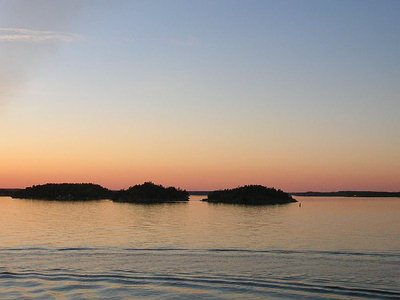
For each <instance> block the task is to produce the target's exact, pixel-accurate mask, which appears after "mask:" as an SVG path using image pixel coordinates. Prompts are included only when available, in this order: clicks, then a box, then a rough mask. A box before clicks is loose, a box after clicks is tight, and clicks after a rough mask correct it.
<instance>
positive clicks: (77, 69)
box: [0, 0, 400, 192]
mask: <svg viewBox="0 0 400 300" xmlns="http://www.w3.org/2000/svg"><path fill="white" fill-rule="evenodd" d="M144 181H153V182H155V183H158V184H163V185H167V186H171V185H173V186H177V187H181V188H184V189H188V190H212V189H220V188H232V187H236V186H240V185H245V184H262V185H266V186H269V187H276V188H281V189H283V190H285V191H289V192H295V191H310V190H314V191H315V190H318V191H336V190H349V189H352V190H382V191H399V190H400V2H399V1H382V0H376V1H368V0H363V1H340V0H339V1H336V0H335V1H312V0H310V1H286V0H284V1H254V0H249V1H234V0H231V1H224V0H221V1H203V0H201V1H200V0H199V1H189V0H188V1H183V0H182V1H147V0H146V1H119V0H116V1H101V0H99V1H94V0H93V1H90V0H88V1H75V0H71V1H57V0H55V1H53V0H35V1H31V0H25V1H21V0H0V186H1V187H9V188H11V187H25V186H30V185H33V184H42V183H46V182H94V183H98V184H101V185H103V186H105V187H108V188H112V189H121V188H127V187H129V186H132V185H135V184H138V183H142V182H144Z"/></svg>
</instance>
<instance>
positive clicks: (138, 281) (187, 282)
mask: <svg viewBox="0 0 400 300" xmlns="http://www.w3.org/2000/svg"><path fill="white" fill-rule="evenodd" d="M7 281H8V283H10V281H11V282H13V281H14V282H17V281H19V284H18V289H19V290H20V291H22V292H23V293H25V294H35V293H37V292H38V291H42V290H43V289H44V288H45V289H47V290H48V291H53V292H65V293H67V295H69V296H70V295H74V294H75V295H77V294H79V293H81V292H88V291H89V290H92V291H94V292H95V293H99V294H98V296H99V295H106V294H108V293H109V292H111V291H113V292H115V291H114V289H115V287H116V286H118V288H119V293H120V296H128V295H131V293H132V292H133V293H135V290H136V292H140V289H144V290H145V291H146V293H149V292H150V296H151V295H153V296H160V292H162V290H164V291H166V292H167V293H169V292H171V289H172V288H173V289H172V290H173V291H174V293H176V294H177V295H182V296H183V295H189V294H198V295H199V294H201V293H207V294H210V295H215V296H221V295H223V296H224V297H225V296H226V297H227V298H229V295H235V294H236V295H241V296H243V297H246V296H249V297H251V296H257V295H258V296H260V295H263V296H271V297H272V296H279V297H284V298H286V297H290V296H296V298H302V297H305V298H308V297H313V298H331V297H338V296H342V297H361V298H373V299H374V298H375V299H376V298H380V299H398V298H399V297H400V293H399V292H397V291H390V290H383V289H377V288H356V287H345V286H340V285H334V284H315V283H305V282H299V281H288V280H274V279H268V278H263V279H261V278H249V277H244V276H229V275H224V276H221V275H214V276H212V275H207V274H201V275H199V274H173V275H165V274H140V273H136V272H127V271H122V270H121V271H113V272H110V273H105V274H88V273H87V274H82V273H75V272H74V271H71V270H61V269H57V270H48V271H46V272H35V271H24V272H7V271H4V272H0V282H1V283H4V282H7ZM24 283H27V284H26V285H24ZM28 283H29V284H28ZM121 293H122V294H121ZM1 295H2V289H1V288H0V296H1ZM161 295H162V294H161ZM224 297H222V298H224ZM216 298H218V297H216Z"/></svg>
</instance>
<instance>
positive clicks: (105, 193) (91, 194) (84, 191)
mask: <svg viewBox="0 0 400 300" xmlns="http://www.w3.org/2000/svg"><path fill="white" fill-rule="evenodd" d="M111 195H112V192H111V191H110V190H108V189H106V188H104V187H102V186H101V185H98V184H93V183H47V184H42V185H34V186H31V187H27V188H25V189H22V190H18V191H16V192H15V193H13V194H12V195H11V196H12V197H13V198H25V199H38V200H63V201H77V200H99V199H109V198H110V196H111Z"/></svg>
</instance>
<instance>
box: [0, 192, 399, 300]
mask: <svg viewBox="0 0 400 300" xmlns="http://www.w3.org/2000/svg"><path fill="white" fill-rule="evenodd" d="M201 198H202V197H201V196H192V197H191V201H190V202H189V203H175V204H157V205H140V204H139V205H138V204H129V203H114V202H112V201H109V200H101V201H89V202H58V201H40V200H28V199H26V200H25V199H20V200H13V199H11V198H9V197H1V198H0V216H1V218H0V261H1V265H0V286H1V288H0V297H7V298H13V297H14V298H21V297H39V298H40V297H43V298H48V297H59V296H60V297H61V296H62V297H66V298H69V297H70V298H76V297H78V298H79V297H83V296H84V297H89V296H93V297H103V298H109V297H111V296H113V297H116V298H126V297H130V296H132V297H145V298H153V297H154V298H156V297H159V296H161V297H164V298H168V297H170V298H171V299H176V298H179V297H182V298H185V297H187V296H188V295H191V297H193V296H195V297H197V298H207V297H209V298H213V299H214V298H223V299H228V298H234V297H237V298H241V297H246V298H264V297H267V296H268V297H269V298H271V297H272V298H280V297H284V298H291V297H293V298H301V297H305V298H307V297H313V298H335V299H340V298H349V297H355V298H369V297H370V298H397V297H400V289H399V286H400V282H399V278H400V271H399V270H400V239H399V236H400V216H399V215H400V214H399V212H400V199H398V198H387V199H385V198H374V199H371V198H305V197H297V199H298V200H300V201H301V203H302V206H301V207H299V205H298V203H293V204H288V205H277V206H256V207H249V206H240V205H219V204H208V203H204V202H201V201H198V200H200V199H201Z"/></svg>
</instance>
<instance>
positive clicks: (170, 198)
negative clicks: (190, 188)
mask: <svg viewBox="0 0 400 300" xmlns="http://www.w3.org/2000/svg"><path fill="white" fill-rule="evenodd" d="M113 200H114V201H118V202H131V203H148V204H150V203H168V202H169V203H171V202H182V201H189V193H188V192H187V191H185V190H181V189H177V188H175V187H172V186H171V187H163V186H162V185H157V184H154V183H152V182H145V183H143V184H138V185H135V186H132V187H130V188H129V189H127V190H122V191H119V192H116V193H115V195H114V197H113Z"/></svg>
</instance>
